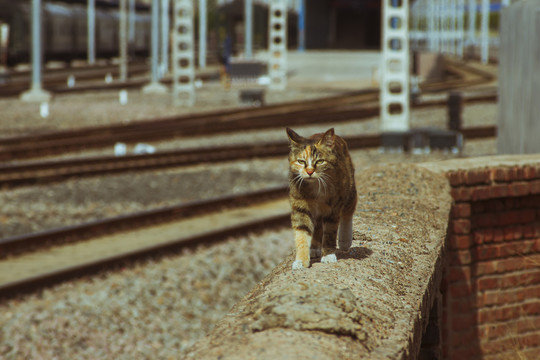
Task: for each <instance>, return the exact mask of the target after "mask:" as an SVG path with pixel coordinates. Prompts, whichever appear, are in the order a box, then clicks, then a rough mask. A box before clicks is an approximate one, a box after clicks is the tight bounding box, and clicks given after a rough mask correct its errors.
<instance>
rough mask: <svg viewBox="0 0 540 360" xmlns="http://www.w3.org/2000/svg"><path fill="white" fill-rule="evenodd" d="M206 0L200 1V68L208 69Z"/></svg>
mask: <svg viewBox="0 0 540 360" xmlns="http://www.w3.org/2000/svg"><path fill="white" fill-rule="evenodd" d="M207 16H208V14H207V11H206V0H199V68H200V69H204V68H205V67H206V30H207V25H206V23H207V21H206V20H207V19H206V18H207Z"/></svg>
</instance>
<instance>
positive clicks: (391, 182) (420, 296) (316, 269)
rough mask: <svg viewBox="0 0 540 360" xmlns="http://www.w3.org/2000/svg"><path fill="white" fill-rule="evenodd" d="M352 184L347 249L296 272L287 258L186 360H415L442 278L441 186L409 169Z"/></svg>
mask: <svg viewBox="0 0 540 360" xmlns="http://www.w3.org/2000/svg"><path fill="white" fill-rule="evenodd" d="M356 181H357V188H358V193H359V194H358V196H359V202H358V207H357V211H356V214H355V218H354V242H353V245H352V247H351V249H350V250H349V251H348V252H339V253H338V254H337V255H338V262H337V263H334V264H321V263H317V262H316V263H314V264H313V265H312V267H310V268H308V269H303V270H295V271H292V270H291V264H292V261H293V255H292V254H291V255H290V256H289V257H288V258H287V259H286V260H285V261H284V262H282V263H281V264H280V265H278V266H277V267H276V268H275V269H274V270H273V271H272V273H271V274H269V275H268V276H267V277H266V278H265V279H264V280H263V281H262V282H261V283H260V284H259V285H258V286H256V287H255V288H254V289H253V290H252V291H251V292H250V293H249V294H247V295H246V296H245V297H244V298H243V299H242V300H241V301H240V302H239V303H238V304H237V305H236V306H235V307H234V308H233V309H232V310H231V311H230V312H229V314H228V315H226V317H225V318H224V319H223V320H222V321H220V322H219V323H218V324H217V325H216V327H215V328H214V330H213V331H211V332H210V334H209V335H208V336H207V337H205V338H203V339H201V340H200V341H199V342H197V343H196V344H195V345H194V346H193V347H192V348H191V349H190V352H189V354H188V355H187V358H190V359H272V360H273V359H300V358H304V359H311V358H317V359H347V358H363V359H416V357H417V355H418V352H419V350H420V338H421V335H422V332H423V329H424V327H425V325H426V321H427V318H428V315H429V309H430V308H431V304H432V302H433V299H434V296H435V292H436V291H438V286H439V283H440V278H441V276H442V266H440V265H441V261H442V258H443V252H444V244H445V237H446V231H447V224H448V216H449V212H450V207H451V203H452V199H451V197H450V187H449V185H448V181H447V180H446V179H445V178H444V176H442V175H440V174H435V173H433V172H431V171H429V170H427V169H426V168H425V167H418V166H415V165H387V166H380V167H373V168H370V169H367V170H363V171H358V172H357V177H356ZM291 241H293V239H291Z"/></svg>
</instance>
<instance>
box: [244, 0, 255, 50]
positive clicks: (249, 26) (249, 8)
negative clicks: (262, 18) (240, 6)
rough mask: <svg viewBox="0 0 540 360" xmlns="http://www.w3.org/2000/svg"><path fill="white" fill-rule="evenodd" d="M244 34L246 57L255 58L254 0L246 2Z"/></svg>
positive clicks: (245, 0) (246, 0)
mask: <svg viewBox="0 0 540 360" xmlns="http://www.w3.org/2000/svg"><path fill="white" fill-rule="evenodd" d="M244 32H245V38H244V40H245V44H244V45H245V47H244V57H245V58H246V59H251V58H252V56H253V40H252V37H251V36H252V34H253V0H244Z"/></svg>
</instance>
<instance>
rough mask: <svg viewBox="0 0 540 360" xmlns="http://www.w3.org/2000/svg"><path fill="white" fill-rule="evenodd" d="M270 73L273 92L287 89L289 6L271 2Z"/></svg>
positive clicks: (273, 0)
mask: <svg viewBox="0 0 540 360" xmlns="http://www.w3.org/2000/svg"><path fill="white" fill-rule="evenodd" d="M268 18H269V19H268V27H269V29H268V37H269V39H268V53H269V60H268V72H269V76H270V86H269V87H270V89H271V90H285V89H286V88H287V4H286V3H285V0H270V10H269V12H268Z"/></svg>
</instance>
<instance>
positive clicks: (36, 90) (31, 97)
mask: <svg viewBox="0 0 540 360" xmlns="http://www.w3.org/2000/svg"><path fill="white" fill-rule="evenodd" d="M31 34H32V84H31V88H30V90H29V91H26V92H24V93H22V94H21V100H22V101H27V102H48V101H49V100H50V98H51V95H50V94H49V93H48V92H47V91H44V90H43V88H42V85H41V65H42V55H43V54H42V52H41V0H32V23H31Z"/></svg>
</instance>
